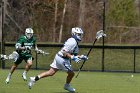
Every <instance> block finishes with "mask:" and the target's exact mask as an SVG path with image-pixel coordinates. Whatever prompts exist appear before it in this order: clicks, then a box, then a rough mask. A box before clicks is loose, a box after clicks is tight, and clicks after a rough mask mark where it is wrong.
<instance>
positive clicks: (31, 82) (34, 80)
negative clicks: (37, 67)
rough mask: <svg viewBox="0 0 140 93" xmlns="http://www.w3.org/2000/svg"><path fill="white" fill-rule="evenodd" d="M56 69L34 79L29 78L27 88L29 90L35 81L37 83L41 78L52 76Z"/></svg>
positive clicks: (51, 69)
mask: <svg viewBox="0 0 140 93" xmlns="http://www.w3.org/2000/svg"><path fill="white" fill-rule="evenodd" d="M57 71H58V69H56V68H50V69H49V70H48V71H46V72H43V73H41V74H39V75H37V76H35V77H30V81H29V82H28V86H29V88H30V89H31V87H32V86H33V85H34V84H35V82H36V81H38V80H39V79H41V78H44V77H48V76H53V75H54V74H55V73H56V72H57Z"/></svg>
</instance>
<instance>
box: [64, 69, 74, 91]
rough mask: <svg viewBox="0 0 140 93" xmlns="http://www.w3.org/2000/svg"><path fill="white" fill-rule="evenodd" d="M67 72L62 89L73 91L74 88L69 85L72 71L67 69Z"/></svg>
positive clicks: (72, 74)
mask: <svg viewBox="0 0 140 93" xmlns="http://www.w3.org/2000/svg"><path fill="white" fill-rule="evenodd" d="M67 73H68V76H67V78H66V84H65V85H64V89H65V90H68V91H69V92H75V89H74V88H72V87H71V86H70V82H71V80H72V78H73V77H74V72H73V71H68V72H67Z"/></svg>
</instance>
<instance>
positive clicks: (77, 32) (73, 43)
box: [28, 27, 88, 92]
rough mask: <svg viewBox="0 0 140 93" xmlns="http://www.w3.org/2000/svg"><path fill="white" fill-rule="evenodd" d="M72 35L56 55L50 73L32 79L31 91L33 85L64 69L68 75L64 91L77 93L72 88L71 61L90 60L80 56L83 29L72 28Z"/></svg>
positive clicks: (30, 83)
mask: <svg viewBox="0 0 140 93" xmlns="http://www.w3.org/2000/svg"><path fill="white" fill-rule="evenodd" d="M71 33H72V37H71V38H69V39H68V40H67V41H66V42H65V44H64V46H63V47H62V49H61V50H60V51H59V52H58V53H57V54H56V56H55V58H54V61H53V62H52V64H51V65H50V66H51V68H50V69H49V70H48V71H46V72H43V73H41V74H39V75H37V76H35V77H30V80H29V82H28V86H29V88H30V89H31V87H32V85H33V84H34V83H35V82H36V81H38V80H39V79H41V78H44V77H48V76H53V75H54V74H55V73H56V72H57V71H58V70H59V69H62V70H64V71H66V72H67V74H68V76H67V78H66V84H65V85H64V89H65V90H67V91H69V92H75V89H74V88H73V87H71V86H70V82H71V80H72V78H73V77H74V72H73V70H72V67H71V63H70V60H73V61H74V62H76V63H78V62H80V61H81V60H87V59H88V58H87V56H85V55H78V51H79V48H78V42H80V41H81V39H82V36H83V31H82V29H81V28H79V27H75V28H72V30H71Z"/></svg>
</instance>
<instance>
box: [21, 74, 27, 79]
mask: <svg viewBox="0 0 140 93" xmlns="http://www.w3.org/2000/svg"><path fill="white" fill-rule="evenodd" d="M22 78H23V80H24V81H27V77H26V74H25V73H23V74H22Z"/></svg>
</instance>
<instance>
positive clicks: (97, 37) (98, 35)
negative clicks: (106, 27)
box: [76, 30, 106, 78]
mask: <svg viewBox="0 0 140 93" xmlns="http://www.w3.org/2000/svg"><path fill="white" fill-rule="evenodd" d="M103 36H106V34H104V32H103V30H99V31H98V32H97V33H96V38H95V40H94V42H93V45H92V47H91V48H90V49H89V51H88V53H87V57H88V56H89V54H90V52H91V50H92V49H93V47H94V45H95V43H96V41H97V40H99V39H100V38H102V37H103ZM85 62H86V60H84V62H83V63H82V65H81V67H80V68H79V71H78V73H77V75H76V78H77V77H78V75H79V73H80V71H81V69H82V67H83V66H84V64H85Z"/></svg>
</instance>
